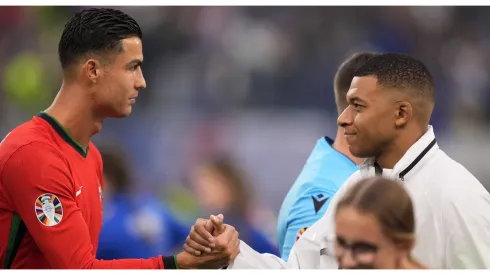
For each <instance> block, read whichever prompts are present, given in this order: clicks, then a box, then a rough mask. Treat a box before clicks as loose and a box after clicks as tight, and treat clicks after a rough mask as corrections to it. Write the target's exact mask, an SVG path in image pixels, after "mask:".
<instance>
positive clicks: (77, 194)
mask: <svg viewBox="0 0 490 275" xmlns="http://www.w3.org/2000/svg"><path fill="white" fill-rule="evenodd" d="M82 188H83V186H80V189H79V190H78V191H77V193H76V196H77V197H78V196H80V194H82Z"/></svg>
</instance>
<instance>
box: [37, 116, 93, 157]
mask: <svg viewBox="0 0 490 275" xmlns="http://www.w3.org/2000/svg"><path fill="white" fill-rule="evenodd" d="M37 117H39V118H41V119H43V120H45V121H46V122H47V123H49V125H51V127H53V129H54V130H55V131H56V133H57V134H58V135H60V137H61V138H62V139H63V140H64V141H65V142H66V143H68V145H70V146H71V147H73V149H75V151H77V152H78V153H79V154H80V155H82V157H84V158H86V157H87V154H88V147H87V148H83V146H82V145H81V144H80V143H78V142H77V141H76V140H75V139H73V138H72V137H71V135H70V134H69V133H68V132H67V131H66V129H65V128H64V127H63V126H62V125H61V124H60V123H59V122H58V121H57V120H56V119H55V118H54V117H52V116H50V115H48V114H47V113H45V112H40V113H39V114H38V115H37Z"/></svg>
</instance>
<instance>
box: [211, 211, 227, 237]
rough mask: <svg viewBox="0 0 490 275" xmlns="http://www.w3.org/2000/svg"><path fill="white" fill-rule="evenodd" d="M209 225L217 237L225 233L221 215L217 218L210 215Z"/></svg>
mask: <svg viewBox="0 0 490 275" xmlns="http://www.w3.org/2000/svg"><path fill="white" fill-rule="evenodd" d="M211 223H212V224H213V227H214V232H215V233H216V234H217V235H219V234H221V233H223V231H225V226H224V224H223V214H219V215H218V216H214V215H211Z"/></svg>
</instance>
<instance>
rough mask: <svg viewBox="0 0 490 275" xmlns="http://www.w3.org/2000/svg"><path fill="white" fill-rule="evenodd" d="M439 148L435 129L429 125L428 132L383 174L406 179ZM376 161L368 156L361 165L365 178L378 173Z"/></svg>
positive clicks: (362, 174)
mask: <svg viewBox="0 0 490 275" xmlns="http://www.w3.org/2000/svg"><path fill="white" fill-rule="evenodd" d="M438 148H439V145H437V142H436V137H435V135H434V130H433V128H432V126H430V125H429V127H428V129H427V132H425V134H424V135H423V136H422V137H421V138H420V139H419V140H417V142H415V143H414V144H413V145H412V146H411V147H410V148H409V149H408V150H407V152H406V153H405V155H403V157H402V158H401V159H400V160H399V161H398V162H397V163H396V164H395V166H394V167H393V170H391V173H389V174H388V175H387V174H386V173H383V176H385V177H388V178H391V179H401V180H402V181H403V180H405V178H406V177H407V176H410V174H411V173H410V172H412V173H413V170H414V169H415V168H416V167H418V166H420V165H421V163H422V162H423V161H424V160H425V159H427V158H429V157H430V156H431V155H432V154H434V153H435V152H436V151H437V149H438ZM374 163H375V159H374V158H368V159H366V160H365V161H364V162H363V163H361V165H359V170H360V172H361V176H362V177H363V178H366V177H371V176H374V175H375V174H376V173H375V168H374Z"/></svg>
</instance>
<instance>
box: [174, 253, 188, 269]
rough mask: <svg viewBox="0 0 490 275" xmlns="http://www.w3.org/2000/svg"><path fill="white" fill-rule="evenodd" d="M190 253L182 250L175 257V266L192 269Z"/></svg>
mask: <svg viewBox="0 0 490 275" xmlns="http://www.w3.org/2000/svg"><path fill="white" fill-rule="evenodd" d="M189 256H190V254H187V253H185V252H181V253H179V254H177V255H175V256H174V257H173V259H174V262H175V266H176V268H178V269H190V268H192V267H191V261H190V259H189Z"/></svg>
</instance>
